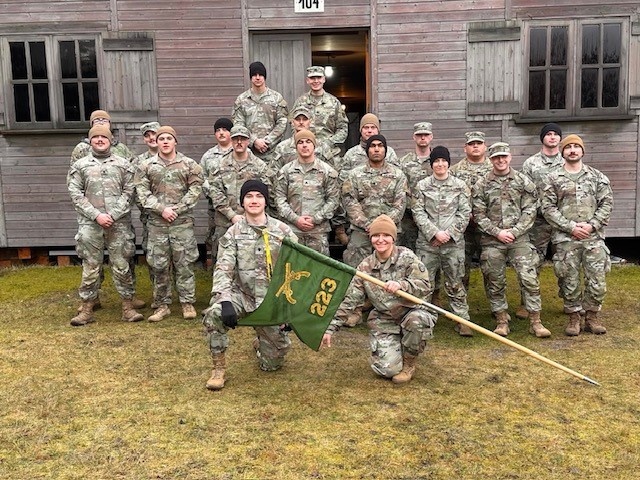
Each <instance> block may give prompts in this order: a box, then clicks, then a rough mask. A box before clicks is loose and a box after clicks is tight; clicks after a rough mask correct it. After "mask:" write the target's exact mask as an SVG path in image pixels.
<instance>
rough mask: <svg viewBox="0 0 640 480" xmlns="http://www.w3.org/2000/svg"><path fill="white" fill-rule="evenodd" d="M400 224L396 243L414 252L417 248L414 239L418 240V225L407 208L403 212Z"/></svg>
mask: <svg viewBox="0 0 640 480" xmlns="http://www.w3.org/2000/svg"><path fill="white" fill-rule="evenodd" d="M401 226H402V228H401V230H402V233H401V234H399V235H398V241H397V242H396V243H397V244H398V245H402V246H403V247H407V248H410V249H411V250H413V251H414V252H415V251H416V248H417V247H416V241H417V240H418V226H417V225H416V222H415V221H414V220H413V215H411V213H410V212H409V210H408V209H407V210H406V211H405V212H404V217H402V222H401Z"/></svg>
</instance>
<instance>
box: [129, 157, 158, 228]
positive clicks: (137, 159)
mask: <svg viewBox="0 0 640 480" xmlns="http://www.w3.org/2000/svg"><path fill="white" fill-rule="evenodd" d="M154 155H156V154H155V153H152V152H150V151H149V150H147V151H146V152H143V153H141V154H139V155H136V156H135V158H134V159H133V160H132V161H131V163H132V164H133V166H134V172H135V170H137V169H138V167H139V166H140V165H142V163H144V162H145V161H146V160H149V159H150V158H151V157H153V156H154ZM133 201H134V202H135V204H136V206H137V207H138V209H139V210H140V214H141V215H140V218H141V219H145V221H146V219H147V218H148V217H149V214H148V213H146V212H145V211H144V208H143V207H142V204H141V203H140V201H139V200H138V195H136V194H135V192H134V195H133Z"/></svg>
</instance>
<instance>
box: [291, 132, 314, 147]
mask: <svg viewBox="0 0 640 480" xmlns="http://www.w3.org/2000/svg"><path fill="white" fill-rule="evenodd" d="M301 138H308V139H309V140H311V142H313V146H314V147H315V146H316V145H317V144H316V136H315V135H314V134H313V132H312V131H311V130H307V129H306V128H303V129H302V130H300V131H299V132H296V134H295V135H294V136H293V143H295V144H296V145H297V144H298V140H300V139H301Z"/></svg>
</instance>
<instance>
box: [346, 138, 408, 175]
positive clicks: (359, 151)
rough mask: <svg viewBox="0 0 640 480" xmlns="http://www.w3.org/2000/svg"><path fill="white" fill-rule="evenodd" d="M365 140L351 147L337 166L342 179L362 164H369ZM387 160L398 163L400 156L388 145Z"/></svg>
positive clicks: (385, 158)
mask: <svg viewBox="0 0 640 480" xmlns="http://www.w3.org/2000/svg"><path fill="white" fill-rule="evenodd" d="M364 147H365V142H362V141H361V142H360V143H359V144H358V145H356V146H354V147H351V148H350V149H349V150H347V152H346V153H345V154H344V157H342V161H341V162H340V165H337V166H336V167H335V168H336V170H338V172H339V173H340V179H341V180H342V181H344V180H346V179H347V177H348V176H349V172H350V171H351V170H353V169H354V168H356V167H359V166H361V165H367V164H368V163H369V157H368V156H367V152H366V151H365V149H364ZM384 160H385V162H387V163H391V164H393V165H398V156H397V155H396V152H395V150H394V149H393V148H391V147H387V154H386V155H385V157H384Z"/></svg>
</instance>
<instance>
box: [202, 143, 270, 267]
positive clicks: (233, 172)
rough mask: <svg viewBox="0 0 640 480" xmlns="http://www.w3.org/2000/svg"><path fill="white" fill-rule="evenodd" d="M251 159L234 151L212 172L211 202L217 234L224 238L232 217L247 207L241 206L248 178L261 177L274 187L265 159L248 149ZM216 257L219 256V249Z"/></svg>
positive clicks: (208, 194)
mask: <svg viewBox="0 0 640 480" xmlns="http://www.w3.org/2000/svg"><path fill="white" fill-rule="evenodd" d="M248 153H249V158H248V159H247V160H246V161H244V162H239V161H237V160H236V159H234V158H233V152H232V153H229V154H228V155H226V156H224V157H222V159H220V161H219V162H218V165H217V166H216V167H215V169H214V170H212V171H211V173H210V174H209V179H210V181H209V182H205V183H208V190H209V191H208V193H207V196H208V197H209V201H210V202H211V205H212V206H213V209H214V216H213V221H214V224H215V232H214V237H215V238H216V239H220V238H221V237H222V235H224V234H225V233H226V232H227V230H228V229H229V227H230V226H231V219H232V218H233V217H234V216H236V215H242V214H243V213H244V209H243V208H242V205H240V188H241V187H242V184H243V183H244V182H246V181H247V180H252V179H254V180H260V181H262V182H264V183H265V184H266V185H267V186H269V187H271V183H272V182H271V178H270V177H271V173H270V171H269V170H268V169H267V165H266V163H265V162H263V161H262V160H260V159H259V158H258V157H256V156H255V155H254V154H253V153H251V151H248ZM213 253H215V255H214V258H217V254H218V252H217V250H216V252H213Z"/></svg>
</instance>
